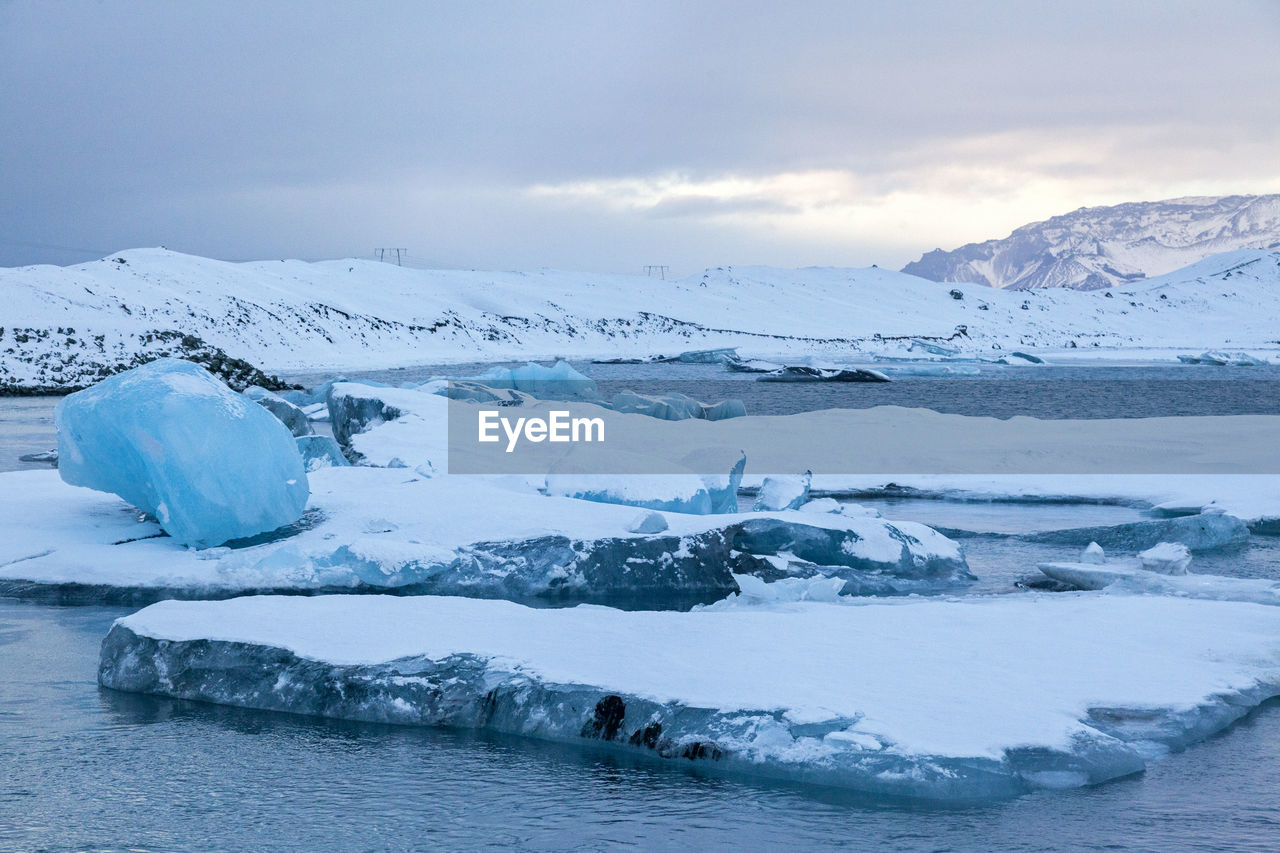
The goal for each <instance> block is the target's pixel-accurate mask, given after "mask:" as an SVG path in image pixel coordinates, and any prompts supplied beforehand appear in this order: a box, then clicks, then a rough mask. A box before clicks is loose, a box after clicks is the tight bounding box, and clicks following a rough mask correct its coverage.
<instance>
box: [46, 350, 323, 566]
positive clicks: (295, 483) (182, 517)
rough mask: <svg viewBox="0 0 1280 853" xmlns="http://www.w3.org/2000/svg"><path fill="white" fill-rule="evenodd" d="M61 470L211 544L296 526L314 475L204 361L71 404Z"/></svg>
mask: <svg viewBox="0 0 1280 853" xmlns="http://www.w3.org/2000/svg"><path fill="white" fill-rule="evenodd" d="M54 423H55V425H56V426H57V430H58V471H59V474H60V475H61V477H62V479H63V480H64V481H66V482H67V483H70V484H71V485H74V486H87V487H89V488H91V489H97V490H98V491H103V492H112V493H114V494H117V495H119V496H120V497H122V498H124V499H125V500H126V501H128V502H129V503H131V504H133V505H134V506H135V507H137V508H139V509H141V510H143V511H144V512H147V513H149V514H151V515H152V516H154V517H155V518H156V519H157V520H158V521H159V522H160V526H161V527H163V528H164V530H165V532H166V533H168V534H169V535H170V536H171V537H173V539H174V540H175V541H176V542H180V543H182V544H184V545H190V546H195V547H199V548H206V547H210V546H214V545H220V544H221V543H223V542H226V541H227V540H230V539H238V538H243V537H248V536H254V535H256V534H259V533H264V532H267V531H270V530H274V529H276V528H278V527H281V526H283V525H286V524H290V523H292V522H295V521H297V520H298V518H299V517H300V516H301V515H302V511H303V509H304V508H305V507H306V504H307V496H308V494H309V492H308V486H307V474H306V470H305V469H304V467H303V463H302V455H301V453H299V451H298V445H297V444H296V442H295V441H294V438H293V436H292V435H291V434H290V432H289V430H288V429H287V428H286V427H285V426H284V424H283V423H281V422H280V421H279V420H278V419H277V418H276V417H275V416H274V415H272V414H271V413H270V412H268V411H267V410H266V409H264V408H262V407H261V406H259V405H257V404H256V403H253V402H252V401H250V400H248V399H246V398H245V397H244V396H242V395H240V394H236V393H235V392H233V391H232V390H231V389H230V388H228V387H227V386H226V385H224V384H223V383H222V382H221V381H220V380H219V379H217V378H216V377H214V376H213V375H212V374H210V373H209V372H208V371H206V370H205V369H204V368H202V367H200V366H199V365H196V364H192V363H191V362H189V361H181V360H179V359H172V358H162V359H157V360H156V361H153V362H150V363H149V364H145V365H143V366H141V367H136V368H134V369H132V370H129V371H126V372H124V373H120V374H117V375H115V376H112V377H110V378H108V379H104V380H103V381H101V382H99V383H98V384H97V385H94V386H93V387H91V388H87V389H85V390H84V391H80V392H77V393H75V394H72V395H70V396H69V397H66V398H64V399H63V400H62V401H61V402H59V403H58V406H57V409H56V410H55V414H54Z"/></svg>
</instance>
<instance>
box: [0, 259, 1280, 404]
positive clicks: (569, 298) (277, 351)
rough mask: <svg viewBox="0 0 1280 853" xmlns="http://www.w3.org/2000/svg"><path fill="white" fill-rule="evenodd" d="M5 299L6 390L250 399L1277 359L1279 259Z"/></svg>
mask: <svg viewBox="0 0 1280 853" xmlns="http://www.w3.org/2000/svg"><path fill="white" fill-rule="evenodd" d="M0 294H2V295H3V312H2V313H0V392H3V391H5V390H9V391H15V390H31V389H45V390H67V389H71V388H75V387H80V386H84V385H87V384H91V383H93V382H95V381H97V380H98V379H99V378H101V377H102V376H104V375H107V374H108V373H111V372H114V371H117V370H120V369H124V368H127V367H130V366H133V365H134V364H136V363H137V362H138V361H139V360H146V359H149V358H151V357H154V356H155V355H158V354H162V353H163V354H172V355H178V356H183V357H191V356H192V355H195V356H196V357H197V360H201V361H204V362H205V363H213V364H214V365H216V366H218V367H220V368H222V369H221V370H219V372H221V373H223V374H224V375H227V373H229V372H230V373H232V374H234V375H235V376H237V377H242V379H241V381H240V382H238V383H237V384H243V382H245V381H257V382H261V381H262V379H261V378H260V377H256V375H255V374H253V373H252V366H257V367H260V368H264V369H266V370H270V371H274V372H281V373H283V372H287V371H305V370H312V369H314V370H321V369H324V370H355V369H360V368H385V367H393V366H408V365H415V364H436V363H449V362H455V363H456V362H464V361H489V360H493V361H496V360H506V359H517V358H550V357H555V356H565V357H588V358H593V357H600V356H606V357H607V356H643V355H650V354H654V353H675V352H680V351H681V350H690V349H701V348H710V347H728V346H736V347H739V348H740V349H741V352H742V354H743V355H745V356H761V357H770V356H776V357H787V356H801V355H823V356H830V357H833V358H843V359H850V360H856V359H858V358H869V357H870V356H871V355H873V354H902V353H903V352H904V351H905V349H906V347H907V346H909V345H910V341H911V338H913V337H914V338H935V339H947V340H950V341H951V342H952V344H953V345H956V346H959V347H960V348H961V349H962V350H965V351H968V352H974V353H987V354H990V353H991V352H992V351H993V350H1002V349H1004V350H1008V349H1018V348H1025V347H1039V348H1077V347H1079V348H1098V351H1102V350H1105V349H1125V348H1133V347H1163V348H1184V349H1183V351H1190V352H1195V353H1199V352H1203V351H1204V350H1207V349H1233V350H1240V349H1258V348H1265V349H1275V348H1276V347H1277V346H1278V345H1280V341H1278V340H1277V339H1278V338H1280V327H1277V325H1276V320H1275V318H1277V317H1280V251H1238V252H1232V253H1227V254H1224V255H1218V256H1215V257H1213V258H1211V259H1208V260H1205V261H1202V262H1201V263H1199V264H1196V265H1194V266H1192V267H1189V268H1187V269H1185V270H1181V271H1179V272H1176V273H1173V274H1171V275H1168V276H1164V277H1162V278H1159V279H1155V280H1152V281H1146V282H1141V283H1137V284H1133V285H1129V286H1127V287H1124V288H1120V289H1117V290H1107V291H1102V292H1082V291H1076V290H1066V289H1053V290H1037V291H1032V292H1025V293H1022V292H1014V291H1009V290H992V289H990V288H988V287H985V286H982V285H975V284H958V285H947V284H939V283H937V282H933V281H926V280H924V279H922V278H917V277H915V276H911V275H907V274H905V273H900V272H893V271H891V270H884V269H877V268H871V269H834V268H810V269H799V270H782V269H774V268H769V267H723V268H716V269H709V270H706V271H705V272H703V273H699V274H696V275H693V276H690V277H688V278H685V279H680V280H675V281H663V280H661V279H657V278H645V277H642V276H617V275H597V274H592V273H572V272H556V271H551V270H541V271H537V272H527V273H526V272H479V271H466V270H413V269H408V268H402V267H397V266H393V265H391V264H383V263H377V262H373V261H358V260H346V261H323V262H319V263H305V262H302V261H255V262H250V263H228V262H225V261H217V260H210V259H208V258H200V257H194V256H191V255H182V254H178V253H176V252H170V251H166V250H163V249H137V250H130V251H126V252H123V253H121V254H119V255H113V256H112V257H109V258H104V259H103V260H100V261H94V262H91V263H87V264H81V265H78V266H71V267H53V266H30V267H17V268H12V269H0ZM1168 357H1170V358H1171V357H1172V356H1168ZM246 362H247V364H246Z"/></svg>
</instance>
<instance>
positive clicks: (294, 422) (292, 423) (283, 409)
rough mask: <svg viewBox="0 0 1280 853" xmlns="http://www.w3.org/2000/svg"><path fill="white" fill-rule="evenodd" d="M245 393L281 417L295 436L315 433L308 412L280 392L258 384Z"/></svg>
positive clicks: (251, 386) (247, 389)
mask: <svg viewBox="0 0 1280 853" xmlns="http://www.w3.org/2000/svg"><path fill="white" fill-rule="evenodd" d="M243 393H244V395H245V396H246V397H248V398H249V399H250V400H253V401H254V402H255V403H257V404H258V405H259V406H261V407H262V408H264V409H266V410H267V411H268V412H270V413H271V414H273V415H275V416H276V417H277V418H279V419H280V421H281V423H283V424H284V425H285V426H287V427H288V428H289V432H291V433H293V434H294V435H295V436H300V435H314V434H315V430H314V429H312V428H311V420H310V418H308V417H307V413H306V412H304V411H303V410H302V409H300V408H298V407H297V406H295V405H294V404H293V403H290V402H289V401H288V400H286V399H284V398H283V397H281V396H280V395H279V394H276V393H274V392H272V391H268V390H267V389H266V388H262V387H260V386H258V385H250V386H249V387H248V388H246V389H244V392H243Z"/></svg>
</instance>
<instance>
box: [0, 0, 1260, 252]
mask: <svg viewBox="0 0 1280 853" xmlns="http://www.w3.org/2000/svg"><path fill="white" fill-rule="evenodd" d="M1278 45H1280V2H1277V0H1206V1H1205V2H1178V0H1149V2H1133V0H1106V2H1089V1H1088V0H1062V2H1055V3H1048V2H1045V3H1039V2H1015V1H1014V0H1010V2H994V0H993V2H975V0H965V2H909V1H908V2H889V0H885V2H875V3H872V2H865V3H858V2H853V0H845V2H832V3H825V2H813V3H803V2H775V3H752V2H744V0H726V2H687V0H686V1H685V2H670V3H667V2H657V0H645V2H636V3H622V2H606V1H605V0H595V2H582V3H554V2H517V3H487V2H450V3H388V4H386V5H378V4H375V3H371V2H359V3H357V2H350V3H345V4H337V3H321V2H308V3H297V4H287V3H271V2H253V3H243V4H242V3H236V2H227V0H220V2H217V3H208V4H197V3H188V2H182V3H173V2H171V0H166V2H156V3H142V2H76V3H66V4H63V3H57V2H38V3H27V2H9V0H0V265H3V266H12V265H16V264H24V263H37V262H41V263H43V262H49V263H71V262H77V261H81V260H86V259H89V258H94V257H99V256H101V255H102V254H105V253H108V252H112V251H115V250H118V249H122V248H128V247H135V246H154V245H165V246H168V247H169V248H172V249H178V250H181V251H186V252H192V253H196V254H202V255H210V256H213V257H221V258H228V259H244V258H277V257H302V258H323V257H340V256H360V255H368V254H370V252H371V251H372V249H373V248H374V247H377V246H403V247H406V248H407V249H408V250H409V253H410V255H411V256H413V257H414V259H415V261H416V262H418V263H425V264H431V265H435V266H443V267H491V268H533V267H544V266H546V267H559V268H565V269H583V270H599V271H616V272H637V271H639V268H640V267H641V266H642V265H644V264H668V265H670V266H671V267H672V268H673V270H674V271H676V272H678V273H688V272H692V271H695V270H697V269H701V268H702V267H705V266H716V265H722V264H755V263H759V264H773V265H779V266H807V265H841V266H866V265H869V264H872V263H879V264H880V265H881V266H892V267H900V266H901V265H902V264H904V263H906V262H907V261H909V260H914V259H915V258H916V257H918V256H919V255H920V254H921V253H922V252H924V251H927V250H929V249H933V248H935V247H942V248H954V247H955V246H958V245H960V244H962V243H965V242H969V241H974V240H982V239H987V238H990V237H1002V236H1004V235H1006V234H1008V233H1009V231H1011V230H1012V229H1013V228H1015V227H1017V226H1018V225H1021V224H1024V223H1026V222H1029V221H1033V220H1037V219H1043V218H1045V217H1047V216H1050V215H1053V214H1055V213H1062V212H1066V211H1069V210H1072V209H1075V208H1077V207H1080V206H1083V205H1095V204H1113V203H1118V202H1122V201H1134V200H1149V199H1159V198H1169V197H1174V196H1179V195H1196V194H1203V195H1218V194H1225V193H1257V192H1276V191H1280V49H1278V47H1277V46H1278Z"/></svg>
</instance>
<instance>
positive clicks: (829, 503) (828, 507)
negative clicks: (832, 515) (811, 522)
mask: <svg viewBox="0 0 1280 853" xmlns="http://www.w3.org/2000/svg"><path fill="white" fill-rule="evenodd" d="M843 509H844V507H842V506H840V501H838V500H836V499H835V498H818V499H817V500H816V501H809V502H808V503H806V504H803V505H802V506H801V507H800V511H801V512H840V511H842V510H843Z"/></svg>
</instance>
